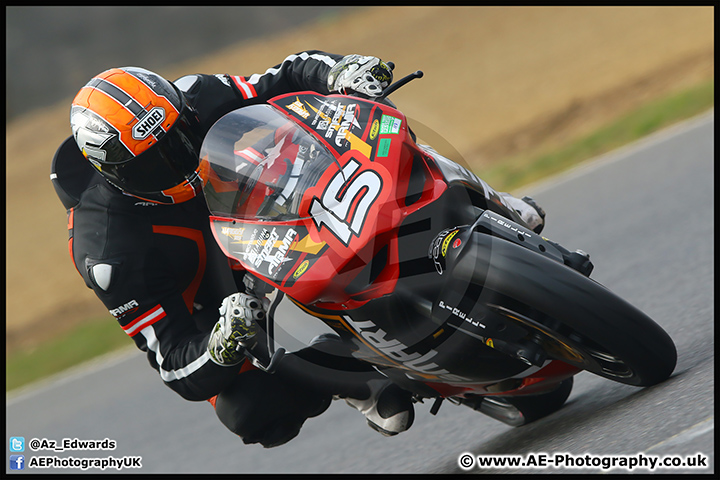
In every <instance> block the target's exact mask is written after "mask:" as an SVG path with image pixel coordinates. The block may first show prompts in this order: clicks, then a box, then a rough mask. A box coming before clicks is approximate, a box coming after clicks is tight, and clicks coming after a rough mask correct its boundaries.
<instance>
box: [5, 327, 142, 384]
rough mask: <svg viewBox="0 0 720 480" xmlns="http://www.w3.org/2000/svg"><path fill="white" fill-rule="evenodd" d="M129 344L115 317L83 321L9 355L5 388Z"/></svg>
mask: <svg viewBox="0 0 720 480" xmlns="http://www.w3.org/2000/svg"><path fill="white" fill-rule="evenodd" d="M128 345H132V340H130V338H128V336H127V335H126V334H125V333H124V332H123V331H122V330H121V329H120V328H118V325H117V322H116V321H115V319H113V318H112V317H108V318H103V319H99V320H93V321H89V322H87V323H83V324H81V325H79V326H77V327H75V328H73V329H71V330H69V331H67V332H65V333H64V334H62V335H59V336H58V337H56V338H54V339H52V340H48V341H46V342H43V343H42V344H40V345H37V346H35V347H33V348H31V349H27V350H20V351H18V352H14V353H12V354H10V355H9V356H7V358H6V364H5V373H6V378H5V391H6V392H9V391H11V390H13V389H15V388H18V387H22V386H24V385H27V384H29V383H32V382H34V381H36V380H40V379H42V378H45V377H48V376H50V375H52V374H55V373H59V372H62V371H64V370H66V369H68V368H70V367H73V366H75V365H78V364H80V363H82V362H85V361H87V360H90V359H91V358H94V357H97V356H99V355H103V354H105V353H108V352H111V351H113V350H117V349H119V348H123V347H127V346H128Z"/></svg>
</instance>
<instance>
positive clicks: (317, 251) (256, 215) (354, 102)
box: [201, 93, 447, 309]
mask: <svg viewBox="0 0 720 480" xmlns="http://www.w3.org/2000/svg"><path fill="white" fill-rule="evenodd" d="M270 103H271V104H272V105H274V107H268V106H259V105H258V106H255V107H249V108H273V109H275V112H276V114H280V113H282V114H284V115H287V116H290V117H292V118H294V119H295V120H296V121H297V122H299V125H302V127H304V128H306V129H307V130H308V131H310V132H315V133H316V135H313V136H311V135H308V136H307V137H306V138H303V140H310V141H311V142H312V144H313V148H316V149H317V150H320V149H321V148H324V149H325V150H326V152H323V153H326V154H327V158H328V159H332V161H327V164H326V165H322V167H323V169H322V171H319V172H313V173H315V174H316V175H319V176H318V177H317V178H313V179H312V181H310V182H306V183H305V184H304V185H303V190H302V192H299V194H297V195H296V196H295V198H293V199H292V200H293V202H294V205H295V206H294V208H293V209H292V212H291V213H290V215H283V214H287V213H288V211H287V210H286V209H285V210H283V209H278V210H283V211H282V212H280V211H278V212H277V213H275V214H268V212H267V211H266V210H267V209H266V210H263V208H264V207H263V203H264V202H266V201H267V199H268V198H270V197H271V196H272V195H273V194H276V193H277V192H276V190H277V187H278V182H279V180H280V177H283V176H288V177H289V178H288V179H286V180H285V184H284V185H285V186H286V185H287V184H288V183H289V182H291V181H292V180H293V177H292V174H293V172H292V170H293V168H294V167H295V166H296V165H297V164H298V158H300V160H301V161H303V163H304V170H308V169H310V168H311V167H313V165H308V163H310V162H309V161H308V160H305V159H302V158H301V157H298V150H299V144H298V143H294V142H292V141H291V135H289V134H288V133H292V134H293V135H294V136H295V139H296V140H297V139H298V138H299V137H302V135H299V134H298V132H297V131H292V130H289V131H288V132H286V135H285V136H284V137H283V142H284V143H277V144H275V145H274V146H273V148H274V149H275V150H277V151H276V152H275V153H271V154H270V155H274V156H273V157H272V158H271V160H270V161H268V159H267V158H263V156H262V155H260V154H259V153H258V149H257V148H253V147H252V146H246V145H245V144H243V145H241V147H240V148H235V149H234V150H233V151H234V156H235V157H236V158H235V161H239V162H243V164H242V166H243V167H244V168H245V169H246V170H250V168H249V165H254V166H255V170H257V169H258V168H262V172H260V173H258V172H257V171H255V172H254V175H255V176H256V177H257V178H255V179H254V180H255V183H254V185H253V187H252V188H251V189H250V190H249V191H248V192H245V195H244V198H245V200H244V203H242V204H237V203H236V204H234V205H232V209H230V208H224V210H228V211H224V210H223V208H222V207H228V205H222V202H219V201H215V200H216V198H217V197H218V196H220V195H222V193H223V190H225V191H227V192H229V193H230V194H233V193H234V191H235V190H236V189H237V186H235V187H232V186H227V185H226V184H223V181H222V180H220V179H219V178H218V175H217V166H218V160H217V157H214V158H213V159H211V160H210V163H211V164H212V166H211V165H210V164H208V160H207V158H206V157H207V153H205V155H203V153H201V158H203V162H204V163H205V167H206V168H205V171H206V172H208V171H212V172H214V173H208V174H206V176H207V178H208V181H207V182H206V186H205V190H206V197H207V198H208V202H209V205H210V208H211V212H212V213H213V215H212V217H211V221H212V224H213V228H214V233H215V236H216V239H217V240H218V242H219V244H220V245H221V246H222V247H223V249H224V250H225V253H226V255H228V256H229V257H231V258H234V259H235V260H237V261H238V262H240V263H241V264H242V265H243V266H244V267H245V268H246V269H247V270H248V271H250V272H252V273H253V274H256V275H258V276H260V277H262V278H263V279H264V280H266V281H267V282H268V283H269V284H271V285H273V286H275V287H277V288H281V289H282V290H283V291H284V292H285V293H287V294H288V295H289V296H291V297H292V298H294V299H296V300H297V301H299V302H301V303H303V304H306V305H317V306H319V307H321V308H325V309H347V308H355V307H357V306H359V305H361V304H362V303H364V302H367V301H368V300H370V299H371V298H377V297H380V296H383V295H387V294H389V293H392V291H393V290H394V288H395V283H396V281H397V277H398V273H399V269H398V241H397V235H398V228H399V227H400V225H401V224H402V223H403V221H404V219H405V218H406V217H407V216H408V215H410V214H412V213H413V212H415V211H417V210H419V209H421V208H423V207H424V206H425V205H427V204H428V203H431V202H433V201H434V200H435V199H437V198H438V197H439V196H440V195H441V194H442V193H443V192H444V191H445V190H446V189H447V184H446V183H445V182H444V181H443V180H442V177H441V175H440V172H439V171H437V169H435V168H434V166H433V165H432V164H429V163H428V162H426V161H424V160H423V158H424V157H425V156H426V155H425V154H424V152H422V151H421V150H420V149H419V148H418V147H417V146H416V145H415V144H414V142H413V141H412V140H411V139H410V136H409V135H408V130H407V122H406V119H405V117H404V115H403V114H402V113H401V112H399V111H397V110H395V109H393V108H391V107H389V106H385V105H380V104H377V103H374V102H368V101H364V100H361V99H358V98H355V97H346V96H340V95H338V96H330V97H323V96H319V95H317V94H312V93H301V94H291V95H286V96H282V97H278V98H275V99H273V100H272V101H271V102H270ZM245 110H247V109H245ZM232 115H233V113H231V114H228V116H232ZM228 116H226V117H228ZM270 116H271V117H272V114H270ZM226 117H224V118H223V119H221V120H219V122H218V123H219V124H221V123H222V122H223V121H227V122H228V123H231V122H232V121H233V120H232V118H226ZM273 120H275V121H277V119H273ZM292 125H298V123H293V124H292ZM213 128H214V129H215V127H213ZM279 129H280V128H278V130H279ZM210 134H211V135H212V131H211V133H210ZM275 136H277V131H276V132H275ZM274 141H277V139H275V140H274ZM300 141H302V140H300ZM206 142H207V140H206ZM320 144H321V145H320ZM243 147H244V148H243ZM258 160H260V161H258ZM221 163H222V162H221ZM314 166H317V165H314ZM211 167H212V168H211ZM236 168H238V167H237V165H236V166H234V167H233V170H235V169H236ZM413 169H415V170H417V169H422V170H423V171H422V172H421V175H420V174H419V173H417V172H415V174H414V175H413V174H412V173H413ZM303 173H305V176H306V177H307V176H308V175H307V174H308V172H303ZM416 178H421V182H420V183H418V182H415V183H414V184H411V182H412V181H413V179H416ZM395 179H403V180H401V181H399V182H398V181H396V180H395ZM248 180H253V178H252V174H251V175H249V176H248ZM302 180H305V179H300V181H302ZM282 198H283V197H282V196H280V197H278V198H277V199H276V200H274V206H275V207H277V206H278V205H277V204H278V202H279V201H280V199H282ZM286 202H287V203H290V200H289V199H288V200H287V201H286ZM289 216H290V217H292V218H291V219H286V218H288V217H289ZM383 250H385V253H384V255H386V256H387V266H386V267H385V268H383V269H382V271H381V272H377V275H376V276H374V278H373V281H372V282H369V283H367V284H366V285H364V288H361V289H358V288H357V285H356V284H357V282H355V284H354V283H353V281H354V280H355V279H356V278H355V277H356V275H357V274H358V273H360V272H361V270H362V269H363V267H364V266H365V265H367V264H369V263H370V262H371V261H372V259H373V258H375V257H376V256H377V255H378V254H379V253H380V252H381V251H383ZM328 272H334V274H332V275H328ZM351 284H352V285H353V287H351V290H352V291H351V292H348V291H347V287H348V286H350V285H351Z"/></svg>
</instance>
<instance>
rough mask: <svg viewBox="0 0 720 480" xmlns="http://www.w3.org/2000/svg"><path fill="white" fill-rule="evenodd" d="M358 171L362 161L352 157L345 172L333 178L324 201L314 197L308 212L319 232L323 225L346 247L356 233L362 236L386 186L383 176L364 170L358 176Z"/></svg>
mask: <svg viewBox="0 0 720 480" xmlns="http://www.w3.org/2000/svg"><path fill="white" fill-rule="evenodd" d="M358 168H360V162H358V161H357V160H355V159H354V158H351V159H350V161H349V162H348V163H347V164H346V165H345V166H344V167H343V169H342V171H339V172H337V173H336V174H335V175H334V176H333V177H332V179H331V180H330V182H329V183H328V185H327V187H326V188H325V190H324V191H323V193H322V198H318V197H313V199H312V203H310V209H309V212H310V215H312V218H313V221H314V222H315V225H316V226H317V228H318V230H320V229H321V228H322V226H323V225H324V226H325V227H326V228H327V229H328V230H330V231H331V232H332V233H333V235H335V236H336V237H337V238H338V239H339V240H340V241H341V242H343V244H344V245H345V246H346V247H347V246H348V245H349V243H350V239H351V238H352V235H353V234H355V236H360V231H361V230H362V227H363V224H364V223H365V220H367V216H368V212H369V211H370V207H371V206H372V204H373V203H374V202H375V200H376V199H377V197H378V195H379V194H380V191H381V190H382V186H383V182H382V177H381V176H380V174H378V173H377V172H375V171H373V170H365V171H363V172H361V173H360V174H358V175H355V173H356V172H357V170H358ZM353 207H354V211H351V210H352V209H353Z"/></svg>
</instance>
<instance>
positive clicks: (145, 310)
mask: <svg viewBox="0 0 720 480" xmlns="http://www.w3.org/2000/svg"><path fill="white" fill-rule="evenodd" d="M340 58H342V56H339V55H332V54H327V53H323V52H319V51H307V52H302V53H299V54H296V55H291V56H289V57H287V58H286V59H285V60H284V61H283V62H282V63H281V64H279V65H277V66H275V67H273V68H270V69H268V70H267V71H266V72H265V73H263V74H257V75H252V76H250V77H239V76H231V75H189V76H186V77H182V78H180V79H178V80H176V81H175V84H176V85H177V86H178V87H179V88H180V89H181V90H182V91H183V92H184V93H185V96H186V97H187V99H188V101H189V102H190V103H191V104H192V105H193V106H194V107H195V108H196V110H197V112H198V114H199V117H200V121H201V128H202V131H201V132H200V133H201V135H202V136H204V135H205V134H206V133H207V131H208V129H209V128H210V127H211V126H212V125H213V123H214V122H215V121H216V120H218V119H219V118H220V117H221V116H223V115H224V114H226V113H228V112H230V111H232V110H234V109H236V108H239V107H242V106H245V105H250V104H255V103H263V102H265V101H267V100H268V99H270V98H272V97H274V96H276V95H279V94H283V93H289V92H293V91H303V90H313V91H317V92H319V93H323V94H327V93H329V92H328V91H327V85H326V79H327V75H328V72H329V70H330V68H331V67H332V66H333V65H334V64H335V63H336V61H337V60H339V59H340ZM51 177H52V178H53V183H54V185H55V188H56V191H57V193H58V195H59V196H60V198H61V200H62V201H63V204H64V205H65V207H66V208H67V211H68V230H69V249H70V254H71V256H72V259H73V262H74V263H75V267H76V268H77V270H78V272H79V273H80V275H82V277H83V279H84V280H85V284H86V285H87V286H88V287H89V288H91V289H93V290H94V292H95V293H96V294H97V296H98V298H99V299H100V300H101V301H102V302H103V303H104V304H105V305H106V307H107V308H108V310H109V312H110V314H111V315H113V316H114V317H115V318H116V319H117V321H118V323H119V324H120V326H121V327H122V329H123V330H124V331H125V333H127V334H128V335H129V336H130V337H131V338H132V339H133V340H134V341H135V344H136V345H137V347H138V348H139V349H140V350H142V351H144V352H146V353H147V357H148V361H149V362H150V365H151V366H152V367H153V368H155V369H156V370H157V371H158V373H159V374H160V377H161V378H162V380H163V382H165V384H166V385H167V386H168V387H170V388H171V389H173V390H174V391H175V392H177V393H178V394H180V395H181V396H182V397H184V398H185V399H188V400H194V401H199V400H208V399H211V401H212V402H213V404H214V405H216V410H218V416H219V417H220V418H221V420H222V421H223V423H225V425H226V426H228V428H230V429H231V430H233V431H235V433H237V434H239V435H241V436H242V437H243V440H244V441H245V442H246V443H250V442H262V443H263V444H265V445H266V446H271V445H273V444H278V443H284V441H287V440H289V438H292V437H293V436H294V435H296V434H297V431H299V428H300V426H301V425H302V422H303V421H304V420H305V419H306V418H307V417H308V416H310V415H315V414H317V413H320V412H321V411H323V410H324V409H325V408H326V407H327V405H328V404H329V396H328V395H320V396H319V395H316V394H314V393H311V390H308V388H307V387H305V388H303V387H302V386H299V385H297V386H298V388H294V385H293V384H292V382H290V383H288V382H287V381H281V380H279V378H280V377H277V378H276V376H271V375H268V374H265V373H264V372H262V371H260V370H256V369H249V367H250V366H249V365H248V363H249V362H248V361H247V360H246V361H245V362H243V363H241V364H240V365H237V366H235V367H227V366H219V365H217V364H215V363H213V362H212V361H211V360H210V357H209V355H208V353H207V351H206V347H207V343H208V338H209V334H210V332H211V330H212V327H213V326H214V324H215V322H217V320H218V317H219V314H218V307H219V306H220V304H221V302H222V299H223V298H225V297H226V296H228V295H230V294H232V293H234V292H237V291H243V289H242V283H241V280H240V279H241V277H242V272H241V271H237V272H233V270H232V269H231V268H230V265H229V263H228V260H227V258H226V257H225V256H224V255H223V253H222V251H221V250H220V248H219V247H218V246H217V244H216V242H215V240H214V238H213V235H212V232H211V230H210V224H209V221H208V214H209V212H208V210H207V206H206V204H205V200H204V198H203V197H202V196H200V197H196V198H194V199H193V200H190V201H187V202H184V203H180V204H177V205H159V204H152V203H148V202H144V201H142V200H140V199H138V198H136V197H133V196H129V195H125V194H123V193H122V192H121V191H120V190H119V189H117V188H115V187H114V186H112V185H110V184H109V183H107V182H106V181H105V180H104V179H103V177H101V176H100V175H99V174H98V173H97V172H95V170H94V169H93V168H91V167H90V165H89V164H88V162H87V161H86V160H85V159H84V158H83V156H82V155H81V153H80V152H79V150H78V148H77V145H76V144H75V142H74V140H73V138H72V137H70V138H68V139H67V140H66V141H65V143H64V144H63V145H62V146H61V147H60V148H59V149H58V151H57V153H56V154H55V158H54V159H53V168H52V176H51ZM241 369H242V371H243V372H244V373H243V374H242V375H238V374H239V373H240V372H241ZM248 369H249V370H248ZM271 377H272V378H271ZM231 384H232V387H231V388H229V389H228V388H227V387H229V386H231ZM224 390H225V391H227V392H232V396H233V398H225V399H224V400H223V397H222V395H221V396H220V397H219V398H218V402H217V403H216V402H215V401H214V400H215V399H214V398H213V397H215V396H217V395H218V394H220V393H221V392H223V391H224ZM262 392H265V393H262ZM261 394H263V395H265V397H263V398H259V397H258V395H261ZM246 396H250V397H251V399H250V400H248V398H245V397H246ZM239 397H243V398H239ZM221 400H223V401H221ZM283 402H285V403H283ZM220 404H222V405H223V407H222V411H220V410H221V409H220ZM239 404H242V405H243V406H242V410H238V405H239ZM263 417H265V419H263ZM248 422H250V423H252V424H251V425H250V424H248ZM288 437H289V438H288Z"/></svg>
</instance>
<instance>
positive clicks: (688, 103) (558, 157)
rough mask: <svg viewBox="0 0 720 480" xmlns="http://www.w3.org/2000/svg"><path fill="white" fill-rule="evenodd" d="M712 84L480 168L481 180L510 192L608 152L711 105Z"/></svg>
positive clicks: (711, 81)
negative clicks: (554, 144)
mask: <svg viewBox="0 0 720 480" xmlns="http://www.w3.org/2000/svg"><path fill="white" fill-rule="evenodd" d="M714 102H715V81H714V79H713V80H710V81H707V82H704V83H701V84H699V85H696V86H694V87H692V88H689V89H687V90H683V91H681V92H679V93H676V94H674V95H670V96H667V97H664V98H662V99H659V100H656V101H654V102H650V103H647V104H645V105H643V106H642V107H640V108H638V109H636V110H635V111H633V112H631V113H628V114H626V115H624V116H622V117H620V118H618V119H617V120H615V121H613V122H611V123H609V124H607V125H605V126H604V127H602V128H600V129H598V130H596V131H595V132H593V133H592V134H589V135H587V136H584V137H582V138H579V139H575V140H573V141H570V142H568V143H567V144H566V145H564V146H561V147H558V148H554V149H553V150H551V151H542V150H540V151H534V152H526V153H523V154H520V155H516V156H514V157H510V158H507V159H503V160H502V161H500V162H497V164H496V165H495V166H491V167H489V168H486V169H483V171H482V172H481V174H480V177H481V178H482V179H483V180H485V181H486V182H487V183H488V184H490V185H491V186H492V187H493V188H495V189H496V190H499V191H511V190H513V189H516V188H518V187H520V186H523V185H527V184H529V183H533V182H536V181H538V180H541V179H543V178H545V177H548V176H550V175H554V174H557V173H560V172H562V171H564V170H567V169H568V168H570V167H572V166H574V165H577V164H578V163H580V162H582V161H585V160H587V159H590V158H593V157H596V156H598V155H602V154H604V153H607V152H610V151H611V150H614V149H616V148H619V147H621V146H623V145H626V144H628V143H631V142H633V141H635V140H639V139H640V138H642V137H644V136H646V135H649V134H650V133H653V132H655V131H657V130H660V129H661V128H664V127H667V126H669V125H671V124H673V123H677V122H679V121H682V120H686V119H688V118H690V117H693V116H695V115H698V114H700V113H702V112H704V111H706V110H708V109H709V108H711V107H712V106H713V105H714Z"/></svg>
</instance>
